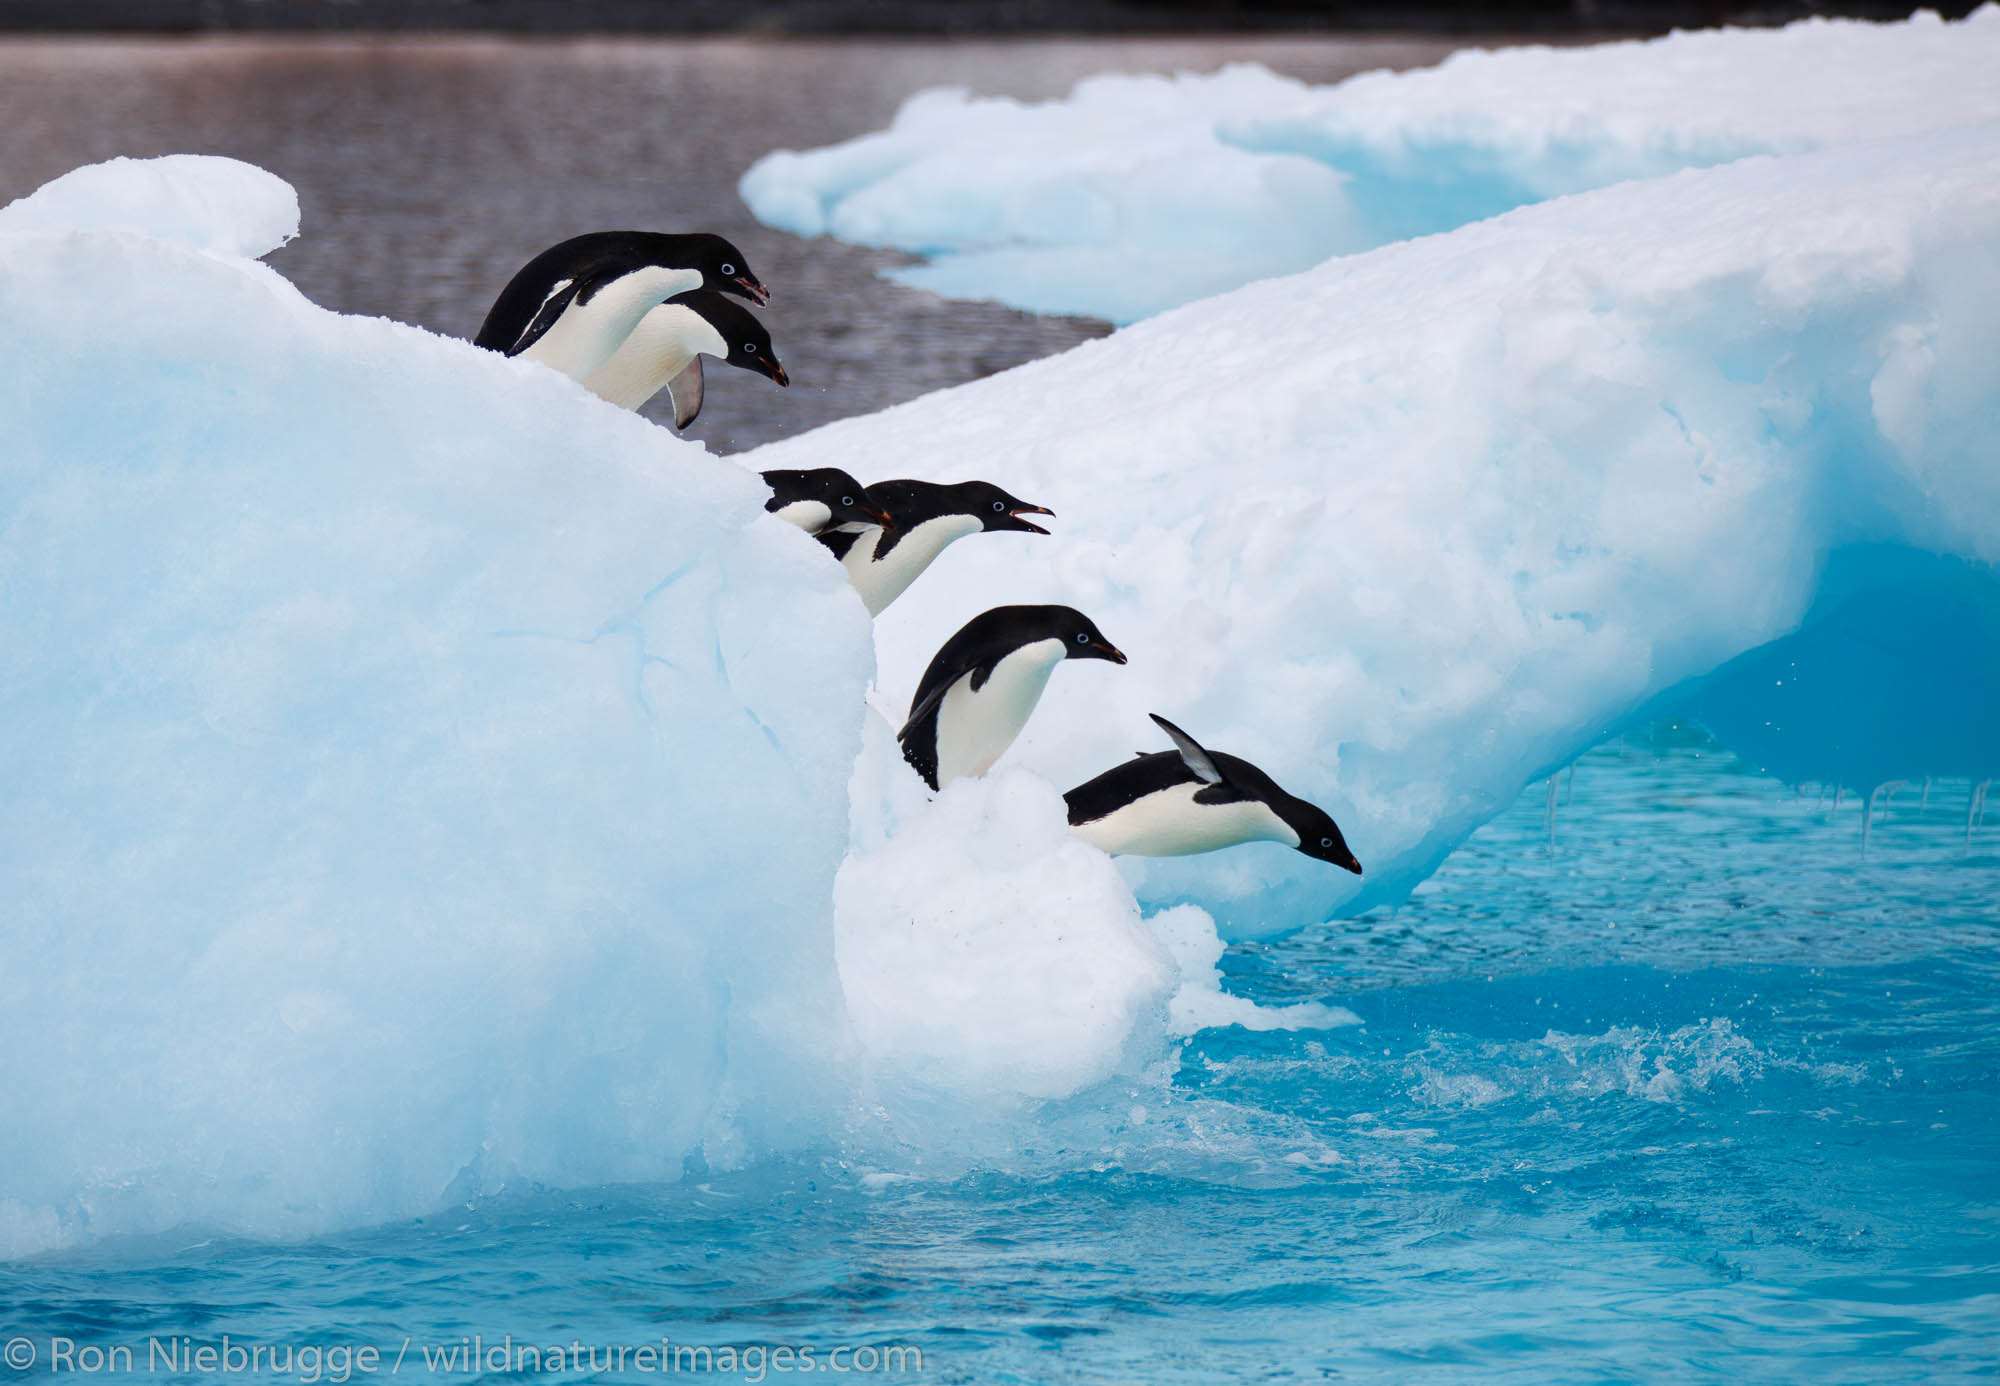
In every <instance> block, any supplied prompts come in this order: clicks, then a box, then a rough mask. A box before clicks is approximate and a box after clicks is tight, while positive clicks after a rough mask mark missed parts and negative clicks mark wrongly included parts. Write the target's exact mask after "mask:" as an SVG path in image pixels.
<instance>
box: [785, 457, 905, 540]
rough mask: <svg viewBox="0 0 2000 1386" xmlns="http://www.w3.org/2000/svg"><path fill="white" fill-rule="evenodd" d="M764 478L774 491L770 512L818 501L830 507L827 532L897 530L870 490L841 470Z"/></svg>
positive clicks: (788, 472)
mask: <svg viewBox="0 0 2000 1386" xmlns="http://www.w3.org/2000/svg"><path fill="white" fill-rule="evenodd" d="M763 476H764V481H765V483H766V484H767V485H769V486H770V488H771V499H770V500H768V501H766V502H764V508H765V509H766V510H770V511H774V512H775V511H779V510H783V509H784V508H785V507H786V506H788V505H796V504H797V503H799V502H800V501H816V502H818V503H819V504H821V505H823V506H825V507H826V509H827V513H828V515H829V517H830V518H829V519H828V520H827V522H826V524H825V526H824V528H826V529H837V528H839V527H840V526H841V525H881V526H882V527H883V528H884V529H894V528H895V525H896V522H895V521H894V520H892V519H890V518H889V513H888V512H887V511H885V510H884V509H882V507H881V506H879V505H877V504H876V503H875V502H874V501H873V500H871V499H870V498H869V495H868V489H867V488H866V487H865V486H863V485H862V484H861V483H860V482H858V481H856V480H855V479H854V478H853V477H851V476H849V475H848V474H847V473H846V472H843V471H842V470H841V469H840V468H838V467H810V468H807V469H805V470H803V471H796V470H777V471H769V472H765V473H764V474H763Z"/></svg>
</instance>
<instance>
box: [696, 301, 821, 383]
mask: <svg viewBox="0 0 2000 1386" xmlns="http://www.w3.org/2000/svg"><path fill="white" fill-rule="evenodd" d="M667 302H669V303H677V304H680V305H681V306H682V307H684V308H690V309H693V310H694V311H695V312H697V313H699V314H701V316H702V318H703V320H704V321H706V322H707V323H708V325H709V326H710V327H713V328H714V329H715V330H716V332H717V334H718V335H720V336H721V338H722V342H723V345H724V347H726V348H727V351H726V353H725V355H724V356H723V358H722V359H723V360H725V361H727V362H728V363H729V364H730V365H732V366H741V367H742V368H743V369H744V370H746V371H755V372H757V374H759V375H763V376H769V377H770V378H771V379H772V380H775V381H777V382H778V383H779V384H780V385H790V384H791V383H792V382H791V379H790V377H788V376H787V375H786V374H785V368H784V367H783V366H781V365H779V364H778V353H777V351H776V350H775V349H774V348H773V347H772V346H771V334H770V333H769V332H767V331H765V330H764V324H763V323H761V322H759V321H757V315H756V314H755V313H752V312H751V311H750V310H749V309H748V308H745V307H744V306H743V305H742V304H740V303H732V302H730V301H729V300H728V299H726V298H724V297H723V296H722V295H721V294H718V293H714V292H712V291H710V290H708V289H693V290H690V291H689V292H687V293H684V294H675V295H674V296H673V297H672V298H670V299H668V300H667Z"/></svg>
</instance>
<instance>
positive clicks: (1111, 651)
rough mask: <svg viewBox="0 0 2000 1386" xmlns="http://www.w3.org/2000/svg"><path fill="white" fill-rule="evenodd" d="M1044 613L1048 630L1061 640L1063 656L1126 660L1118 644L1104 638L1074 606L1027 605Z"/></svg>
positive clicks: (1113, 661) (1114, 660)
mask: <svg viewBox="0 0 2000 1386" xmlns="http://www.w3.org/2000/svg"><path fill="white" fill-rule="evenodd" d="M1029 609H1030V610H1035V611H1039V612H1043V613H1046V615H1045V616H1043V617H1042V619H1043V620H1045V621H1046V622H1047V623H1048V627H1049V633H1050V634H1051V635H1054V636H1055V637H1056V638H1058V639H1060V640H1061V641H1062V642H1063V645H1064V650H1063V657H1064V658H1065V659H1108V660H1110V661H1111V662H1112V663H1113V664H1123V663H1125V655H1124V653H1123V652H1122V651H1120V650H1119V648H1118V647H1117V646H1116V645H1114V644H1112V643H1111V642H1110V641H1109V640H1106V639H1105V638H1104V633H1103V632H1102V631H1100V630H1098V628H1097V627H1096V625H1095V624H1093V623H1092V621H1091V619H1090V618H1089V617H1088V616H1086V615H1084V614H1083V613H1082V612H1081V611H1078V610H1077V609H1076V608H1075V607H1073V606H1044V607H1034V608H1029Z"/></svg>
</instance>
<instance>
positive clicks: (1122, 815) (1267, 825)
mask: <svg viewBox="0 0 2000 1386" xmlns="http://www.w3.org/2000/svg"><path fill="white" fill-rule="evenodd" d="M1203 788H1205V786H1203V785H1201V784H1197V783H1188V784H1177V785H1173V786H1171V787H1170V788H1167V789H1162V790H1157V791H1155V792H1154V793H1151V794H1148V795H1145V796H1143V797H1142V798H1138V799H1134V800H1133V801H1132V802H1131V803H1129V804H1126V805H1125V806H1124V807H1123V808H1119V809H1114V810H1112V811H1111V812H1110V813H1107V814H1105V815H1104V817H1102V818H1097V819H1093V820H1092V821H1090V822H1088V823H1079V824H1078V825H1077V826H1076V827H1074V828H1072V829H1070V831H1071V832H1073V833H1075V834H1076V835H1077V836H1078V837H1080V838H1082V839H1083V840H1084V841H1085V842H1088V843H1089V844H1090V845H1091V846H1093V847H1095V848H1097V849H1098V850H1100V851H1103V852H1109V853H1110V854H1111V855H1112V856H1130V857H1187V856H1193V855H1194V854H1196V853H1198V852H1219V851H1221V850H1222V849H1223V848H1224V847H1235V846H1238V845H1239V844H1241V843H1245V842H1282V843H1284V844H1285V845H1286V846H1287V847H1296V846H1298V845H1299V835H1298V834H1297V833H1296V832H1294V831H1292V828H1291V826H1290V825H1289V824H1287V823H1286V822H1285V820H1284V819H1282V818H1280V817H1278V815H1277V814H1275V813H1273V812H1271V809H1270V806H1269V805H1268V804H1265V803H1263V802H1262V801H1260V800H1255V799H1252V800H1246V801H1243V802H1240V803H1234V804H1201V803H1196V802H1195V797H1194V796H1195V795H1196V793H1198V792H1199V791H1200V790H1202V789H1203Z"/></svg>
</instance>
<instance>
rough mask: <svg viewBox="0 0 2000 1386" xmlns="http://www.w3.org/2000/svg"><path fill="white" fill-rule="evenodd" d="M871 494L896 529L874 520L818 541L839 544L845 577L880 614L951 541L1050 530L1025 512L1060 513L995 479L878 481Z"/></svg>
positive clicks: (836, 552) (836, 549)
mask: <svg viewBox="0 0 2000 1386" xmlns="http://www.w3.org/2000/svg"><path fill="white" fill-rule="evenodd" d="M868 497H869V499H870V500H872V501H874V502H875V503H876V504H877V505H879V506H881V507H882V509H883V510H885V511H887V512H888V513H889V518H890V519H892V520H894V521H895V527H894V528H892V529H882V528H879V527H875V526H871V527H869V528H867V529H863V530H861V531H859V532H855V531H852V530H830V531H828V532H827V533H824V534H822V535H820V536H819V541H820V543H822V544H824V545H826V546H827V547H828V548H830V549H832V550H833V553H834V556H835V557H836V558H838V559H839V560H840V562H841V566H842V567H844V568H846V569H847V579H848V581H849V582H851V583H853V584H854V590H855V591H857V592H859V593H860V594H861V600H862V602H863V603H864V604H865V605H866V606H867V607H868V614H869V615H870V616H879V615H880V614H881V613H882V610H883V609H884V608H885V607H887V606H888V605H889V603H890V602H893V601H894V600H896V598H898V597H900V596H902V595H903V593H904V592H906V591H908V590H909V587H910V584H911V583H913V582H915V581H916V580H917V579H918V578H919V577H920V576H922V575H923V571H924V569H926V568H928V567H930V566H931V562H932V560H933V559H935V558H936V557H937V556H938V555H939V554H941V553H943V552H944V551H945V548H946V546H947V545H949V544H951V543H952V542H954V541H955V540H958V539H963V538H964V537H965V536H966V535H968V534H978V533H980V532H981V531H982V530H988V531H994V530H1017V531H1019V532H1021V533H1024V534H1047V533H1048V531H1047V530H1045V529H1043V528H1042V527H1041V526H1040V525H1038V524H1035V523H1034V522H1033V521H1031V520H1024V519H1022V518H1021V517H1022V516H1023V515H1048V516H1051V517H1052V516H1054V514H1055V511H1053V510H1047V509H1044V508H1043V507H1041V506H1039V505H1030V504H1028V502H1026V501H1024V500H1020V499H1018V498H1016V497H1014V496H1010V495H1008V494H1007V493H1006V492H1005V491H1003V490H1001V489H1000V488H999V487H998V486H995V485H994V484H993V483H991V482H990V481H961V482H957V483H956V484H953V485H940V484H938V483H937V482H933V481H908V480H902V479H898V480H894V481H877V482H875V483H873V484H872V485H870V486H869V488H868Z"/></svg>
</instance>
